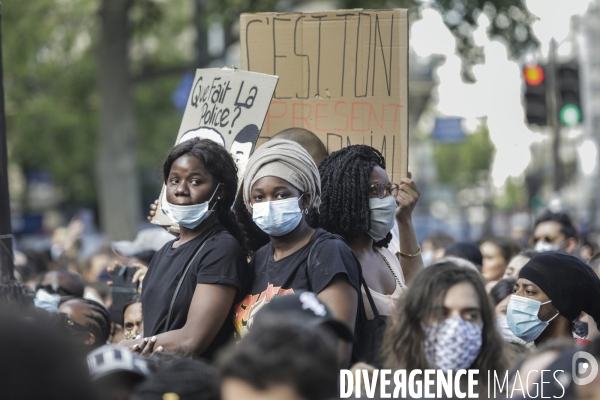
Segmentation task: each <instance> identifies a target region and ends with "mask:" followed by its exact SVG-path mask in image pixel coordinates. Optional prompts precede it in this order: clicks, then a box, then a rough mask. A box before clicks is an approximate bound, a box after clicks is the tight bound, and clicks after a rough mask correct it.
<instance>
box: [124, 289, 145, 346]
mask: <svg viewBox="0 0 600 400" xmlns="http://www.w3.org/2000/svg"><path fill="white" fill-rule="evenodd" d="M123 328H124V331H125V332H124V335H125V339H135V338H137V337H138V336H139V335H143V334H144V319H143V313H142V298H141V296H140V295H137V296H135V297H134V298H133V299H131V302H130V303H129V304H126V305H125V308H124V311H123Z"/></svg>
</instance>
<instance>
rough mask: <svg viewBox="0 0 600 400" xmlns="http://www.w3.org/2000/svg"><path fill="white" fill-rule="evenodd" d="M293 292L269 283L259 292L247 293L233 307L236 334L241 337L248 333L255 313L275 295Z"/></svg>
mask: <svg viewBox="0 0 600 400" xmlns="http://www.w3.org/2000/svg"><path fill="white" fill-rule="evenodd" d="M288 294H294V289H282V288H281V287H280V286H273V284H272V283H270V284H269V285H268V286H267V288H266V289H265V290H264V291H263V292H262V293H261V294H249V295H248V296H246V297H244V300H242V301H241V302H240V303H239V304H237V305H236V306H235V307H234V308H233V312H234V316H233V324H234V326H235V330H236V334H237V335H241V336H242V337H243V336H244V335H245V334H246V333H248V331H249V329H251V327H252V323H253V322H254V317H255V316H256V313H257V312H258V311H259V310H260V309H261V308H262V307H263V306H264V305H265V304H267V303H269V302H270V301H271V300H273V299H274V298H275V297H277V296H285V295H288Z"/></svg>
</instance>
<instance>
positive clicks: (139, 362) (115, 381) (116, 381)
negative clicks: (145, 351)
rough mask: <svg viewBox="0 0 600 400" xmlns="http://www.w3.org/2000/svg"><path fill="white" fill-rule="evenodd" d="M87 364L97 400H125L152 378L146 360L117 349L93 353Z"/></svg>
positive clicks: (111, 348)
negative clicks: (137, 387)
mask: <svg viewBox="0 0 600 400" xmlns="http://www.w3.org/2000/svg"><path fill="white" fill-rule="evenodd" d="M87 362H88V368H89V371H90V377H91V379H92V387H93V389H94V392H95V394H96V399H97V400H128V399H129V398H130V396H131V395H132V393H133V390H134V389H135V387H136V386H137V385H139V384H140V383H141V382H143V381H144V380H145V379H146V378H147V377H148V376H150V374H151V370H150V367H149V365H148V361H147V359H145V358H143V357H140V356H138V355H136V354H132V353H131V352H130V351H129V350H127V349H125V348H123V347H121V346H116V345H110V344H106V345H104V346H102V347H99V348H98V349H96V350H94V351H92V352H91V353H90V354H89V355H88V356H87Z"/></svg>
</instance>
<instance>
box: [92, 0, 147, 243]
mask: <svg viewBox="0 0 600 400" xmlns="http://www.w3.org/2000/svg"><path fill="white" fill-rule="evenodd" d="M131 4H132V0H102V4H101V6H100V18H101V23H102V24H101V25H102V26H101V32H100V38H99V43H98V63H97V66H98V86H99V88H100V99H101V104H100V135H99V140H98V154H97V160H96V179H97V188H98V199H99V203H100V222H101V226H102V229H103V231H104V233H105V234H106V235H108V237H109V238H111V239H112V240H117V239H133V238H134V237H135V234H136V232H137V228H138V222H139V221H140V216H141V214H140V202H141V200H140V199H141V197H140V187H139V182H138V174H137V169H136V166H137V157H136V154H137V151H136V138H135V136H136V132H135V130H136V127H135V113H134V105H133V85H132V80H131V77H130V75H129V54H128V43H129V26H128V25H129V23H128V12H129V9H130V8H131Z"/></svg>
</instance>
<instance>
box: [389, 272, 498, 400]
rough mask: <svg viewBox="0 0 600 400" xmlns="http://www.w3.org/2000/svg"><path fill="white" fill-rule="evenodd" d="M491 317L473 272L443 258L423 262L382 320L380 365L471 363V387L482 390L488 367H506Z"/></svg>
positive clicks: (481, 285)
mask: <svg viewBox="0 0 600 400" xmlns="http://www.w3.org/2000/svg"><path fill="white" fill-rule="evenodd" d="M495 320H496V318H495V315H494V310H493V306H492V304H491V303H490V300H489V297H488V296H487V293H486V292H485V288H484V282H483V279H482V278H481V276H480V275H479V274H478V273H477V272H475V271H473V270H472V269H470V268H463V267H459V266H457V265H454V264H452V263H449V262H448V263H446V264H445V265H436V266H435V267H432V268H426V269H425V270H424V271H422V272H421V273H419V275H417V276H416V278H415V280H414V281H413V283H412V285H411V286H410V287H409V288H408V290H407V291H406V293H405V294H404V296H403V297H402V298H401V299H400V301H399V302H398V307H397V309H396V311H395V312H394V313H393V314H392V318H391V320H390V322H389V323H388V329H387V331H386V335H385V339H384V343H383V354H384V356H385V358H386V362H385V364H386V367H387V368H391V369H392V370H397V369H407V370H414V369H420V370H425V369H428V368H435V369H441V370H443V371H449V370H452V371H457V370H459V369H477V370H479V381H478V385H477V386H476V389H477V390H478V392H479V393H481V394H483V393H486V389H487V376H488V372H489V371H497V372H498V373H502V374H503V373H504V372H503V371H505V370H506V368H507V364H506V355H505V348H504V345H503V340H502V338H501V337H500V335H499V334H498V332H497V330H496V324H495ZM480 397H481V395H480ZM484 397H485V396H484Z"/></svg>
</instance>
